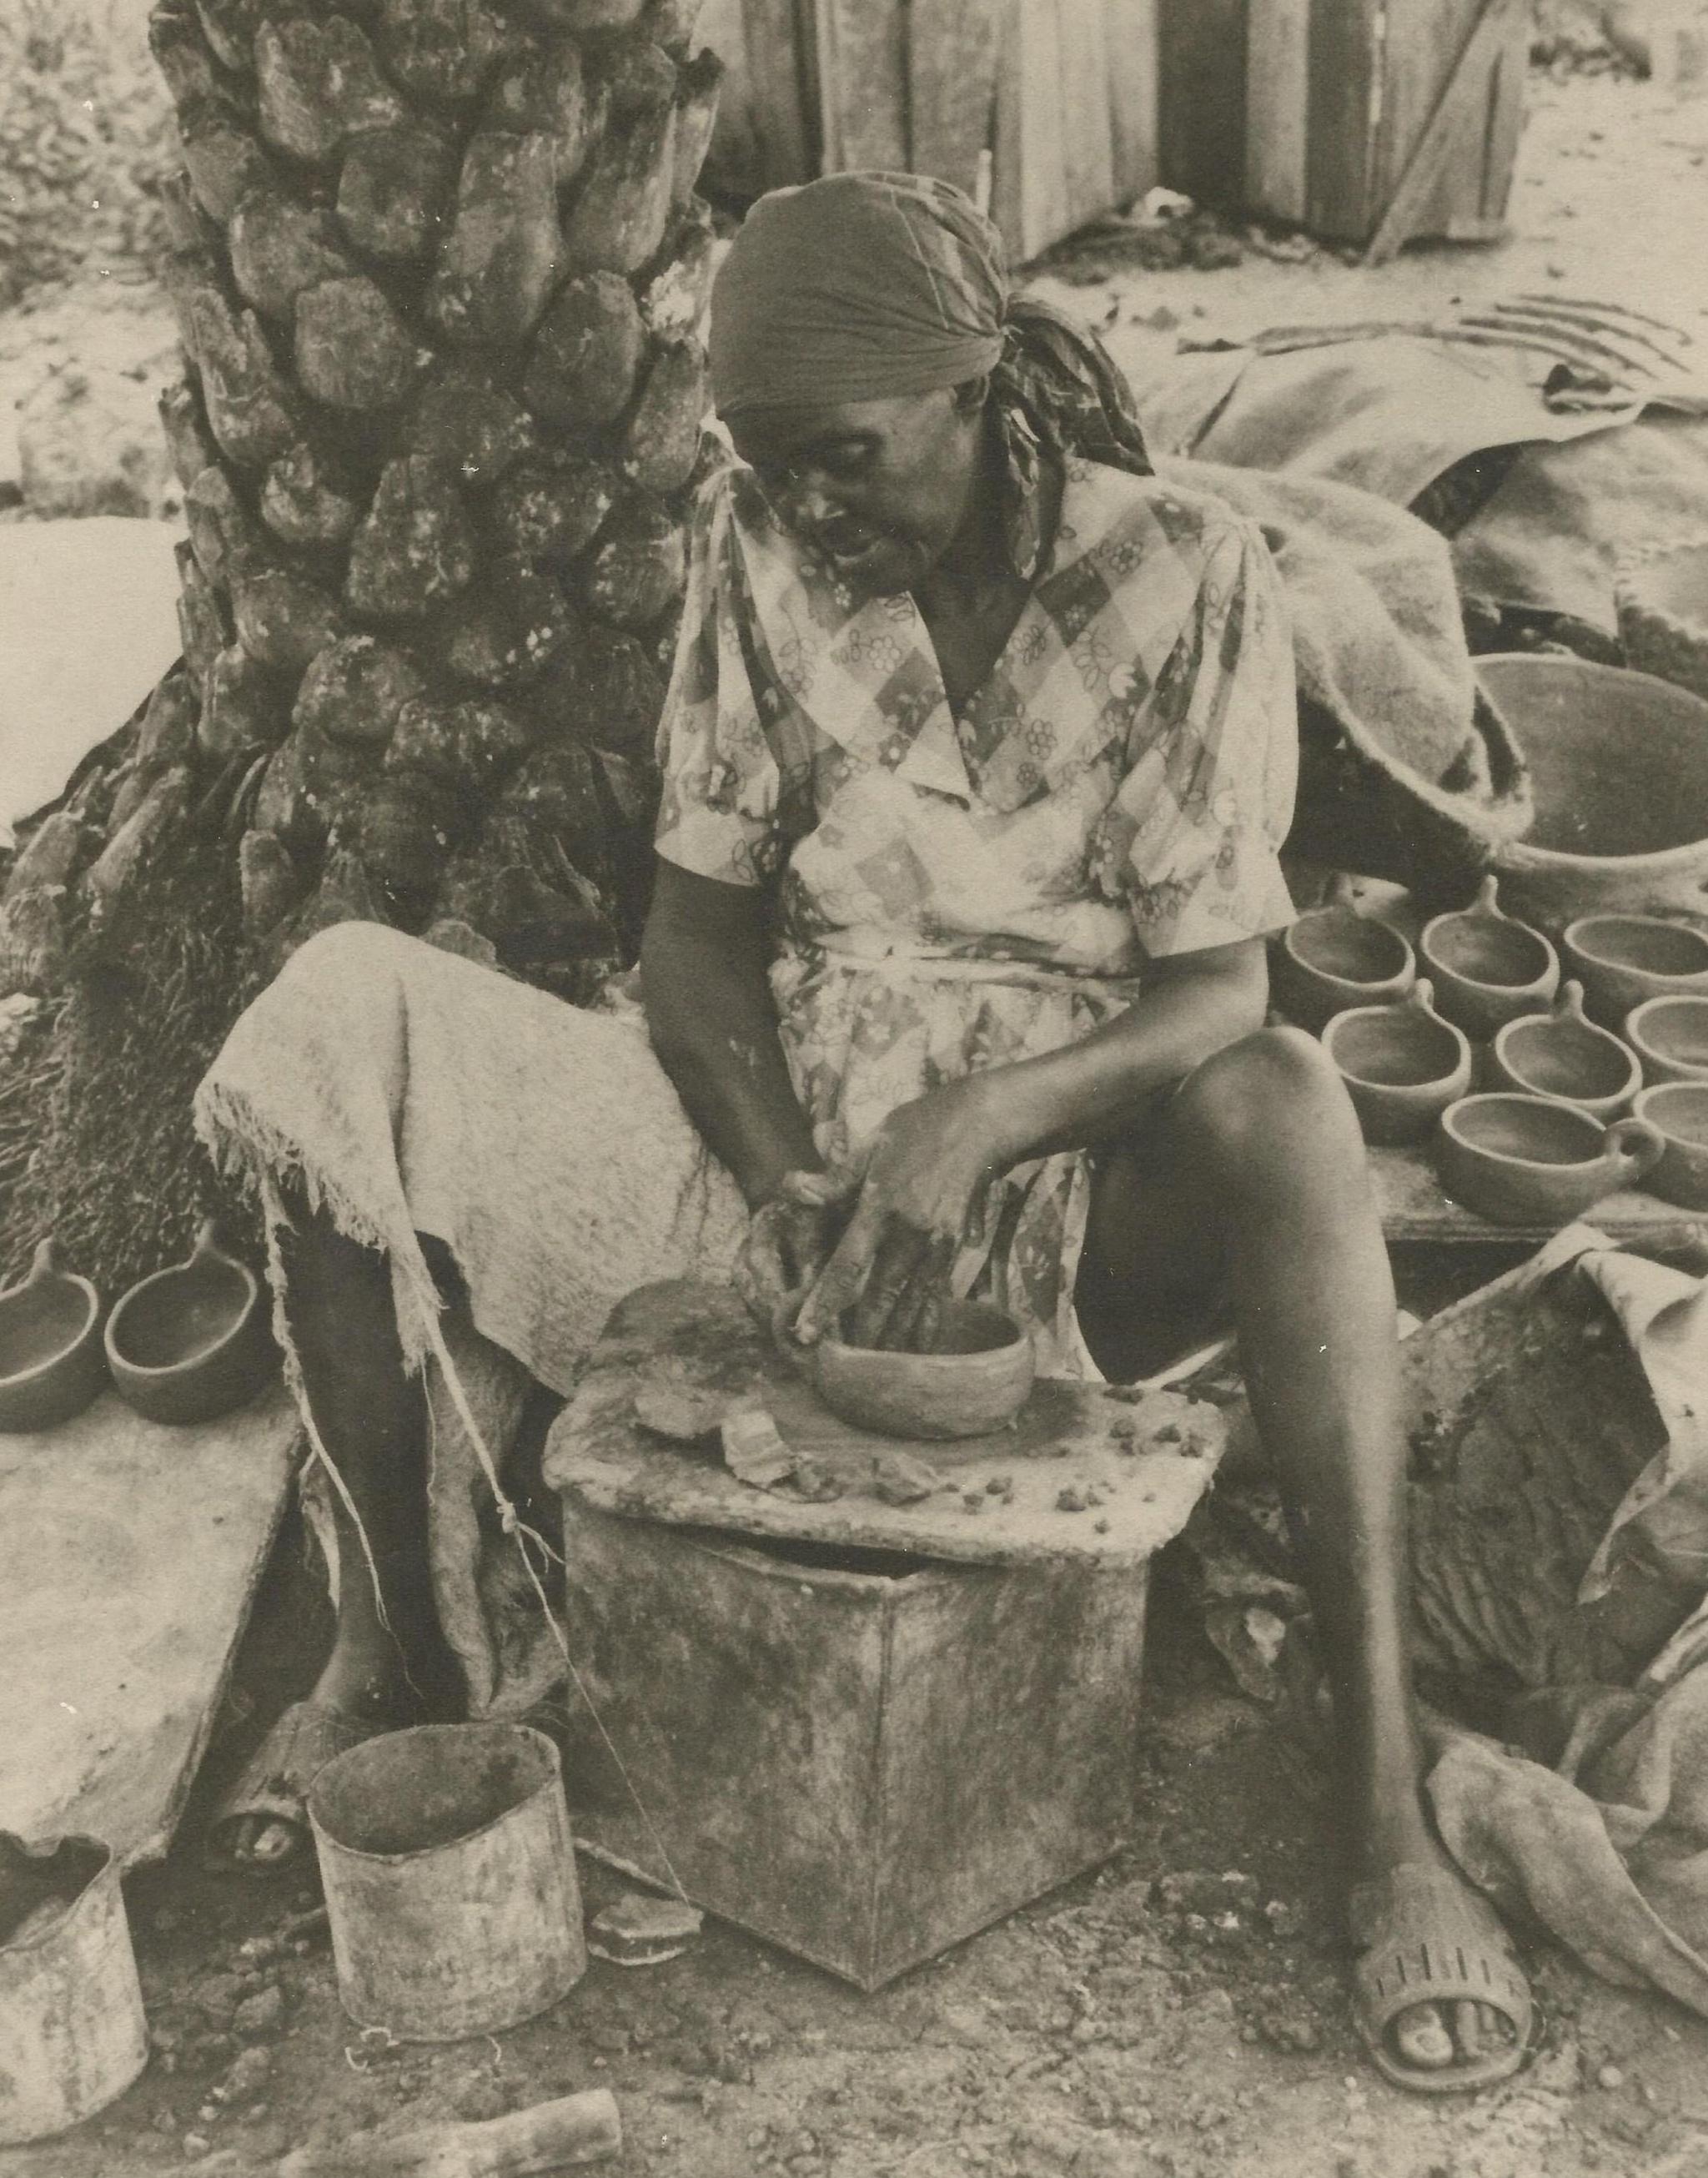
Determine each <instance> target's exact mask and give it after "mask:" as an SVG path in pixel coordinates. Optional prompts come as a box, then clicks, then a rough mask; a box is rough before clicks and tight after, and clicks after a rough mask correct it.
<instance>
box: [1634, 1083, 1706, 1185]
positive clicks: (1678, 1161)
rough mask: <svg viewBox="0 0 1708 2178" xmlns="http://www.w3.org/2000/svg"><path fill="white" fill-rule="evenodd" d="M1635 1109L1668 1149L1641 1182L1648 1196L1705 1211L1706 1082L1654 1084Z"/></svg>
mask: <svg viewBox="0 0 1708 2178" xmlns="http://www.w3.org/2000/svg"><path fill="white" fill-rule="evenodd" d="M1635 1110H1636V1114H1637V1117H1638V1118H1639V1119H1646V1120H1647V1121H1648V1122H1649V1125H1651V1127H1658V1128H1659V1130H1660V1131H1661V1135H1662V1140H1663V1141H1665V1143H1666V1147H1665V1148H1664V1149H1663V1150H1662V1152H1661V1156H1660V1160H1659V1162H1658V1163H1656V1166H1655V1168H1654V1170H1653V1171H1652V1172H1651V1174H1649V1177H1648V1179H1646V1180H1645V1182H1644V1185H1645V1186H1646V1187H1647V1189H1648V1190H1649V1192H1650V1193H1651V1195H1658V1196H1660V1197H1661V1199H1662V1201H1663V1202H1677V1203H1680V1204H1682V1205H1683V1207H1684V1208H1685V1209H1686V1210H1708V1081H1661V1082H1657V1083H1656V1086H1654V1087H1653V1088H1652V1089H1645V1090H1644V1091H1643V1092H1642V1093H1641V1095H1640V1097H1638V1099H1637V1102H1636V1105H1635Z"/></svg>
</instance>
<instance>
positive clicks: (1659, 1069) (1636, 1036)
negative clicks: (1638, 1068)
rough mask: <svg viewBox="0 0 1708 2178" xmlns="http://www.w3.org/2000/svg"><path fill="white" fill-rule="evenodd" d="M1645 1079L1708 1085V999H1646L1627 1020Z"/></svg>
mask: <svg viewBox="0 0 1708 2178" xmlns="http://www.w3.org/2000/svg"><path fill="white" fill-rule="evenodd" d="M1625 1041H1626V1042H1627V1043H1629V1045H1630V1047H1631V1048H1632V1050H1633V1051H1634V1052H1635V1053H1636V1054H1637V1056H1638V1058H1639V1059H1640V1060H1641V1061H1642V1064H1643V1079H1644V1080H1645V1081H1647V1082H1649V1083H1651V1084H1652V1083H1655V1082H1657V1081H1708V998H1684V999H1645V1001H1644V1002H1643V1004H1641V1005H1640V1006H1633V1007H1632V1009H1631V1010H1630V1012H1629V1013H1628V1014H1627V1015H1626V1016H1625Z"/></svg>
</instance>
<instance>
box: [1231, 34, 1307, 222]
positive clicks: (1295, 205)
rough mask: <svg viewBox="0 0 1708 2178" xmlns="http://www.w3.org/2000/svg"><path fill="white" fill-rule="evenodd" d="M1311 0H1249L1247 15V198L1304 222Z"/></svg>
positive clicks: (1273, 213) (1261, 208)
mask: <svg viewBox="0 0 1708 2178" xmlns="http://www.w3.org/2000/svg"><path fill="white" fill-rule="evenodd" d="M1310 106H1311V0H1250V5H1249V7H1248V9H1247V18H1246V202H1247V205H1248V206H1249V208H1250V209H1251V210H1252V211H1257V212H1263V213H1265V214H1266V215H1267V216H1269V218H1271V219H1282V220H1291V221H1293V222H1296V223H1302V222H1303V220H1304V217H1305V203H1306V191H1305V176H1306V167H1307V161H1308V156H1309V148H1310V134H1309V123H1310Z"/></svg>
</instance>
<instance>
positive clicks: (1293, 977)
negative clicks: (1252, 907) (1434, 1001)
mask: <svg viewBox="0 0 1708 2178" xmlns="http://www.w3.org/2000/svg"><path fill="white" fill-rule="evenodd" d="M1273 977H1274V992H1275V1003H1276V1004H1277V1005H1279V1006H1280V1009H1281V1010H1282V1011H1283V1013H1285V1015H1287V1018H1288V1019H1289V1020H1290V1021H1296V1022H1297V1023H1298V1024H1299V1026H1300V1027H1301V1028H1308V1029H1310V1030H1312V1031H1313V1032H1321V1031H1322V1030H1323V1028H1325V1027H1326V1026H1327V1025H1328V1024H1329V1021H1332V1020H1333V1019H1334V1015H1336V1014H1340V1013H1345V1012H1347V1011H1348V1010H1352V1009H1356V1008H1358V1007H1361V1006H1381V1005H1388V1004H1392V1002H1393V1001H1394V999H1403V998H1404V997H1405V993H1407V992H1408V991H1409V990H1410V989H1411V986H1412V984H1413V983H1414V982H1416V979H1417V961H1416V956H1415V955H1413V953H1412V950H1411V945H1410V944H1408V943H1407V941H1406V940H1405V938H1403V937H1402V936H1401V935H1400V932H1399V931H1397V930H1395V929H1394V928H1391V927H1390V926H1389V924H1387V923H1385V922H1378V920H1377V919H1376V917H1374V916H1373V915H1361V914H1360V913H1359V911H1358V910H1357V909H1356V907H1354V906H1351V903H1350V902H1348V901H1346V900H1334V901H1333V902H1331V904H1330V905H1329V906H1327V907H1313V908H1309V909H1307V911H1306V912H1305V913H1304V914H1303V915H1301V917H1299V919H1298V920H1297V922H1294V923H1292V924H1291V925H1290V927H1289V928H1287V929H1285V930H1284V931H1283V932H1282V933H1281V935H1280V939H1279V940H1278V941H1277V943H1276V945H1275V949H1274V961H1273Z"/></svg>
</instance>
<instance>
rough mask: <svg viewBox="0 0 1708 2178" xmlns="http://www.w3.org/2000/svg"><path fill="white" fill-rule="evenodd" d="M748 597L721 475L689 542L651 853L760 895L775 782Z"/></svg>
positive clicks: (769, 856)
mask: <svg viewBox="0 0 1708 2178" xmlns="http://www.w3.org/2000/svg"><path fill="white" fill-rule="evenodd" d="M745 589H746V582H745V575H744V572H743V570H742V566H741V558H740V554H739V551H738V550H736V548H735V543H734V518H733V516H732V513H731V510H730V504H729V493H728V472H727V471H726V472H724V473H722V474H720V475H718V476H716V477H713V478H712V479H710V481H709V482H708V483H707V485H706V486H705V487H704V490H702V493H701V497H700V499H699V500H698V501H697V502H696V507H695V512H694V517H693V522H692V525H691V528H690V534H689V547H688V576H687V583H686V588H685V595H684V599H683V607H682V626H681V632H680V633H679V636H678V638H677V642H676V658H675V663H674V666H673V668H672V670H671V675H670V687H669V692H668V695H667V696H666V698H665V700H664V710H663V716H662V717H661V719H660V720H659V723H658V766H659V769H660V771H661V772H662V773H663V791H662V794H661V796H660V801H659V808H658V828H657V829H656V831H655V833H654V835H653V844H654V845H655V846H656V847H657V849H658V852H659V854H661V855H662V856H663V857H664V859H665V860H666V861H667V862H675V863H677V864H678V865H679V867H682V868H683V869H685V870H692V871H693V872H694V873H696V875H697V876H700V877H706V878H718V879H719V880H721V881H722V882H723V884H740V885H757V884H761V883H763V882H764V880H765V879H766V878H767V877H769V876H770V875H771V873H772V870H773V869H774V868H775V867H776V864H777V862H778V857H779V855H780V852H781V842H780V840H779V838H778V828H777V812H778V789H779V776H780V775H779V772H778V764H777V760H776V757H775V755H774V753H773V752H772V747H771V745H770V742H769V741H768V739H767V735H766V731H765V725H764V720H763V716H762V713H761V695H760V692H759V691H758V690H757V689H756V687H755V685H754V684H755V676H756V671H757V670H758V668H757V665H756V659H755V654H754V652H753V649H752V647H751V644H750V642H749V641H748V640H747V639H746V638H745V635H744V625H745V621H746V619H747V617H748V616H746V615H745V611H744V600H745Z"/></svg>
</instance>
